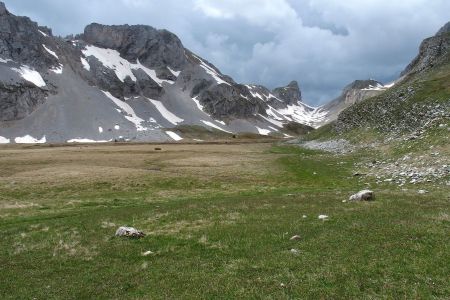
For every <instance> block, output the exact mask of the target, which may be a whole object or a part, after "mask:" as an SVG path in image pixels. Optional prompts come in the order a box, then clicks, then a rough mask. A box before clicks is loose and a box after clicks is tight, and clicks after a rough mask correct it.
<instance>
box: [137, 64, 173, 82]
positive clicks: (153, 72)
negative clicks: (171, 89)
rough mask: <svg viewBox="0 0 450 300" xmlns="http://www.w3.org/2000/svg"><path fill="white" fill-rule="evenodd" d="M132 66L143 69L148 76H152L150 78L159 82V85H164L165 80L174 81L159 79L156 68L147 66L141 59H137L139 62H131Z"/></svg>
mask: <svg viewBox="0 0 450 300" xmlns="http://www.w3.org/2000/svg"><path fill="white" fill-rule="evenodd" d="M130 65H131V67H132V68H133V69H135V70H137V69H141V70H143V71H144V72H145V73H146V74H147V75H148V76H150V78H151V79H152V80H153V81H154V82H156V83H157V84H159V86H162V84H163V82H167V83H169V84H173V83H174V82H173V81H171V80H163V79H159V78H158V76H157V75H156V72H155V70H152V69H149V68H147V67H146V66H144V65H142V64H141V63H140V62H139V60H138V61H137V64H130Z"/></svg>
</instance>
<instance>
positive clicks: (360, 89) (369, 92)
mask: <svg viewBox="0 0 450 300" xmlns="http://www.w3.org/2000/svg"><path fill="white" fill-rule="evenodd" d="M389 87H390V86H389V85H388V86H384V85H383V84H382V83H381V82H378V81H376V80H373V79H368V80H355V81H353V82H352V83H350V84H349V85H347V86H346V87H345V88H344V90H343V91H342V94H341V95H339V97H337V98H336V99H334V100H332V101H331V102H329V103H328V104H326V105H325V106H323V110H324V111H326V112H327V115H326V118H325V119H324V122H323V123H322V124H321V125H324V124H326V123H329V122H331V121H334V120H336V119H337V117H338V115H339V114H340V113H341V112H342V111H343V110H344V109H346V108H347V107H349V106H351V105H353V104H355V103H357V102H361V101H363V100H365V99H368V98H371V97H374V96H377V95H379V94H381V93H382V92H384V91H385V90H386V89H388V88H389Z"/></svg>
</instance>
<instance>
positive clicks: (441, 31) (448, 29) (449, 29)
mask: <svg viewBox="0 0 450 300" xmlns="http://www.w3.org/2000/svg"><path fill="white" fill-rule="evenodd" d="M449 32H450V22H448V23H447V24H445V25H444V26H442V27H441V29H439V31H438V32H437V33H436V36H439V35H442V34H446V33H449Z"/></svg>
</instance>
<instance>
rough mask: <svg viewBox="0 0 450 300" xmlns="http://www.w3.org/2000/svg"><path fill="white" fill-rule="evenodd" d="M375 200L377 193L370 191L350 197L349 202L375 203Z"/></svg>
mask: <svg viewBox="0 0 450 300" xmlns="http://www.w3.org/2000/svg"><path fill="white" fill-rule="evenodd" d="M373 200H375V193H374V192H373V191H370V190H363V191H360V192H358V193H356V194H354V195H352V196H350V198H349V201H373Z"/></svg>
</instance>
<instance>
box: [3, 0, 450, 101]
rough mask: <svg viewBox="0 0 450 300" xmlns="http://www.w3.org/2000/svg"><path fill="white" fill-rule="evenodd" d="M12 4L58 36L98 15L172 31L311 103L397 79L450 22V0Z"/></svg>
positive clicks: (228, 69)
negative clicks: (293, 84) (360, 83)
mask: <svg viewBox="0 0 450 300" xmlns="http://www.w3.org/2000/svg"><path fill="white" fill-rule="evenodd" d="M3 1H4V2H5V4H6V6H7V8H8V9H9V10H10V11H11V12H12V13H14V14H17V15H25V16H28V17H30V18H31V19H33V20H34V21H37V22H38V23H39V24H40V25H45V26H48V27H50V28H52V29H53V33H54V34H55V35H63V36H65V35H67V34H72V33H73V34H75V33H81V32H83V29H84V27H85V26H86V25H87V24H90V23H92V22H97V23H102V24H145V25H151V26H153V27H155V28H160V29H168V30H170V31H172V32H173V33H175V34H177V35H178V37H179V38H180V39H181V41H182V42H183V44H184V46H185V47H186V48H188V49H190V50H191V51H193V52H195V53H197V54H198V55H200V56H201V57H203V58H206V59H207V60H208V61H210V62H211V63H213V64H214V65H215V66H217V67H218V68H219V69H220V70H221V71H222V73H224V74H227V75H230V76H231V77H233V78H234V79H235V81H237V82H239V83H253V84H262V85H265V86H267V87H269V88H275V87H278V86H285V85H287V84H288V83H289V82H290V81H292V80H297V81H298V82H299V84H300V88H301V90H302V94H303V99H304V102H306V103H308V104H310V105H321V104H324V103H326V102H328V101H330V100H332V99H334V98H335V97H337V96H338V95H339V94H340V92H341V90H342V89H343V87H344V86H345V85H347V84H349V83H351V82H352V81H353V80H356V79H369V78H370V79H376V80H379V81H381V82H383V83H388V82H390V81H392V80H394V79H395V78H397V77H398V75H399V74H400V72H401V71H402V70H403V69H404V68H405V67H406V65H407V64H408V63H409V62H410V61H411V60H412V59H413V58H414V57H415V56H416V55H417V53H418V48H419V45H420V42H421V41H422V40H423V39H424V38H427V37H429V36H432V35H434V34H435V33H436V32H437V31H438V30H439V28H440V27H441V26H443V25H444V24H445V23H447V22H448V21H450V1H448V0H345V1H338V0H3Z"/></svg>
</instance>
